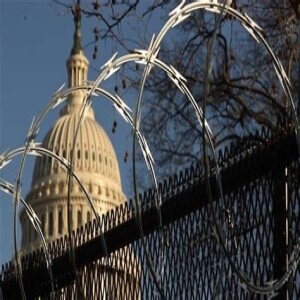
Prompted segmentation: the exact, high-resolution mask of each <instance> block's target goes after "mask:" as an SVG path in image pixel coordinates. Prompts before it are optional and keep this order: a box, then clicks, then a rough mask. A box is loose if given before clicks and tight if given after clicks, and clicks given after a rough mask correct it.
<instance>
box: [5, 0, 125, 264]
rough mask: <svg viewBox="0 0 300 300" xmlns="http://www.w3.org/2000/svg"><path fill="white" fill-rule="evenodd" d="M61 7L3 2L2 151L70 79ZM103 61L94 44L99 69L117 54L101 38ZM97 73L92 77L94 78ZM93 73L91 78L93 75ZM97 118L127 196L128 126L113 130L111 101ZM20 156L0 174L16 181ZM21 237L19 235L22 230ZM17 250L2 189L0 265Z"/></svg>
mask: <svg viewBox="0 0 300 300" xmlns="http://www.w3.org/2000/svg"><path fill="white" fill-rule="evenodd" d="M62 12H63V9H62V8H58V7H56V9H55V10H53V8H52V7H51V6H50V5H49V1H47V0H42V1H37V0H35V1H30V0H19V1H17V0H0V155H1V153H3V152H4V151H5V150H7V149H10V150H12V149H14V148H17V147H20V146H22V145H24V142H25V138H26V135H27V132H28V129H29V127H30V124H31V122H32V120H33V117H37V116H38V115H39V114H40V113H41V112H42V110H43V109H44V107H45V106H46V104H47V103H48V101H49V99H50V97H51V96H52V95H53V94H54V92H55V91H56V90H57V89H58V88H59V87H60V86H61V85H62V84H63V83H65V82H66V79H67V73H66V66H65V65H66V59H67V58H68V56H69V53H70V50H71V47H72V43H73V30H74V29H73V28H74V27H73V20H72V16H71V15H70V14H68V15H65V16H61V15H60V13H62ZM93 22H94V21H93V20H91V19H89V20H87V19H83V20H82V26H83V29H82V35H83V45H85V44H88V43H89V42H90V41H91V40H93V35H92V30H93V26H94V23H93ZM99 47H100V51H99V53H100V55H101V57H100V59H99V60H98V62H97V63H93V62H92V59H91V57H90V56H91V55H92V52H93V51H92V48H88V49H86V51H85V53H86V55H87V56H88V58H89V60H90V62H91V64H92V65H93V67H94V68H96V69H97V68H98V66H100V65H101V64H102V63H104V62H105V61H106V59H108V58H109V57H110V56H111V55H112V54H113V50H112V47H111V45H110V44H109V42H104V41H101V42H100V45H99ZM96 73H97V72H95V71H91V72H90V79H95V76H96ZM91 77H92V78H91ZM94 109H95V114H96V119H97V120H98V122H99V123H100V124H101V125H102V126H103V127H104V129H105V130H106V132H107V133H108V135H109V137H110V138H111V140H112V143H113V145H114V147H115V150H116V154H117V157H118V159H119V166H120V170H121V176H122V183H123V189H124V190H125V193H127V194H128V190H129V189H130V188H129V186H130V182H129V176H128V168H129V167H128V164H127V165H126V164H125V163H124V160H123V158H124V153H125V152H126V150H127V148H128V147H129V146H130V145H128V143H129V142H128V136H129V129H128V128H125V126H124V127H123V126H119V125H118V128H117V134H114V135H113V134H112V131H111V128H112V124H113V121H114V120H115V119H118V116H116V112H115V111H114V110H113V109H112V105H111V104H110V103H104V102H101V103H100V102H99V103H97V104H95V105H94ZM58 111H59V110H56V111H54V112H53V113H51V115H49V116H47V118H46V120H45V122H43V124H42V126H41V130H40V132H39V135H38V137H37V141H42V139H43V136H44V134H45V133H46V131H47V130H48V129H49V128H50V127H51V126H52V125H53V123H54V121H55V120H56V118H57V116H58ZM33 162H34V160H33V159H27V163H26V168H25V171H24V176H23V178H22V190H21V193H22V196H23V197H25V196H26V193H27V192H28V190H29V187H30V183H31V172H32V170H31V169H32V166H33ZM19 163H20V161H19V159H15V160H14V161H13V162H11V163H10V164H9V165H8V166H6V167H5V168H4V169H2V170H1V171H0V177H2V178H3V179H5V180H8V181H10V182H11V183H15V181H16V176H17V171H18V168H19ZM18 231H19V237H20V228H19V229H18ZM12 253H13V204H12V199H11V197H8V196H6V195H5V194H4V193H1V192H0V265H2V264H3V263H5V262H7V261H9V260H10V259H11V257H12Z"/></svg>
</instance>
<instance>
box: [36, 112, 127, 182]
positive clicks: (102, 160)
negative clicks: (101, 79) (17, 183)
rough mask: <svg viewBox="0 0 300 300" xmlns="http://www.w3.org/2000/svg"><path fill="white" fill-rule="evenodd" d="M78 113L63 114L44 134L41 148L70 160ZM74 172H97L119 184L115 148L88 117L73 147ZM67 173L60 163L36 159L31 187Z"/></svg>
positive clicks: (48, 158) (44, 158)
mask: <svg viewBox="0 0 300 300" xmlns="http://www.w3.org/2000/svg"><path fill="white" fill-rule="evenodd" d="M78 122H79V116H78V114H75V113H71V114H65V115H62V116H61V117H60V118H59V119H58V120H57V121H56V123H55V125H54V126H53V128H52V129H50V130H49V131H48V133H47V134H46V136H45V138H44V141H43V143H42V146H43V147H44V148H46V149H49V150H51V151H53V152H55V153H56V154H57V155H59V156H61V157H64V158H66V159H67V160H68V161H70V160H71V155H72V151H73V149H72V148H73V142H74V141H73V140H74V135H75V131H76V128H77V124H78ZM73 158H74V165H73V170H74V171H75V172H76V173H78V174H86V173H97V174H98V176H99V175H102V176H103V178H106V179H111V180H112V181H114V182H115V183H117V184H118V185H121V179H120V172H119V166H118V162H117V158H116V154H115V151H114V148H113V146H112V144H111V141H110V139H109V138H108V136H107V134H106V133H105V131H104V130H103V128H102V127H101V126H100V125H99V124H98V123H97V122H96V121H95V120H94V118H91V117H87V118H85V119H84V121H83V122H82V124H81V126H80V128H79V131H78V134H77V139H76V142H75V147H74V157H73ZM61 172H62V173H66V172H65V171H64V170H62V169H61V168H60V167H59V163H58V162H57V161H55V160H54V159H51V158H50V157H47V156H43V157H38V158H37V160H36V163H35V167H34V173H33V180H32V186H34V185H35V184H37V183H38V182H39V181H40V180H41V179H42V180H45V178H47V177H49V176H55V175H56V174H58V173H61Z"/></svg>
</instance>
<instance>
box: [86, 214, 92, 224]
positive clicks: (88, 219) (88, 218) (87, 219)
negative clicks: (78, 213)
mask: <svg viewBox="0 0 300 300" xmlns="http://www.w3.org/2000/svg"><path fill="white" fill-rule="evenodd" d="M86 221H87V222H90V221H91V212H90V211H88V212H87V213H86Z"/></svg>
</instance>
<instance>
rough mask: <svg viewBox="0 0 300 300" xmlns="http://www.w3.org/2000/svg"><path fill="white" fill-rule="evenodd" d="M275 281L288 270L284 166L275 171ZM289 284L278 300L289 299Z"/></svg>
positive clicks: (281, 290) (282, 289) (284, 287)
mask: <svg viewBox="0 0 300 300" xmlns="http://www.w3.org/2000/svg"><path fill="white" fill-rule="evenodd" d="M273 178H274V182H273V184H274V185H273V187H274V191H273V192H274V194H273V195H274V198H273V214H274V233H273V243H274V244H273V247H274V279H279V278H281V277H282V276H283V275H284V273H285V272H286V270H287V255H288V252H287V251H288V248H287V226H288V224H287V201H288V198H287V197H288V195H287V193H286V168H285V167H284V166H282V165H280V166H278V168H275V170H274V175H273ZM287 292H288V290H287V284H285V285H284V286H283V287H282V288H281V289H280V290H279V291H278V296H277V298H276V299H288V294H287Z"/></svg>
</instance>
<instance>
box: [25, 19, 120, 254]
mask: <svg viewBox="0 0 300 300" xmlns="http://www.w3.org/2000/svg"><path fill="white" fill-rule="evenodd" d="M74 20H75V21H76V22H75V33H74V46H73V48H72V51H71V56H70V57H69V58H68V60H67V71H68V86H69V87H71V88H72V87H78V86H82V85H84V84H85V83H86V82H87V74H88V66H89V62H88V59H87V58H86V57H85V55H84V53H83V49H82V47H81V40H80V26H79V25H80V24H79V21H80V20H79V19H78V18H77V19H76V18H74ZM85 96H86V90H84V89H83V90H79V89H76V91H73V92H72V93H70V94H69V96H68V98H67V103H66V105H65V106H64V107H63V108H62V110H61V112H60V116H59V118H58V120H57V121H56V122H55V124H54V126H53V127H52V128H51V129H50V130H49V131H48V133H47V134H46V136H45V138H44V139H43V142H42V146H43V147H44V148H46V149H48V150H51V151H52V152H54V153H56V154H57V155H58V156H60V157H64V158H65V159H66V160H67V161H70V160H71V157H72V156H73V171H74V173H75V174H76V176H77V177H78V178H79V180H80V184H79V183H78V182H77V181H76V178H73V180H72V181H71V185H70V190H69V185H68V180H67V175H68V172H67V170H66V168H65V167H63V166H62V165H61V163H60V162H59V161H57V160H56V159H54V158H51V157H50V156H47V155H43V156H40V157H37V159H36V161H35V166H34V171H33V177H32V184H31V189H30V191H29V193H28V194H27V196H26V202H27V203H28V204H30V205H31V207H32V208H33V210H34V211H35V213H36V215H37V216H38V218H39V219H40V221H41V228H42V232H43V234H44V238H45V240H46V242H47V243H49V242H52V241H54V240H56V239H57V238H60V237H62V236H63V235H65V234H67V233H68V226H67V219H68V217H67V216H68V211H69V212H70V213H69V215H70V218H71V219H70V221H71V229H76V228H78V227H80V226H82V225H83V224H85V223H86V222H89V221H90V220H91V219H92V218H93V217H94V216H93V211H92V209H91V207H90V205H89V203H88V201H87V199H86V195H85V193H84V191H83V189H82V186H83V187H84V189H85V191H86V192H87V193H88V194H89V196H90V199H91V201H92V203H93V205H94V208H95V210H96V213H97V214H99V215H101V214H103V213H106V212H107V211H109V210H111V209H113V208H115V207H116V206H118V205H120V204H122V203H124V202H125V201H126V197H125V195H124V193H123V191H122V184H121V178H120V171H119V165H118V161H117V158H116V154H115V151H114V148H113V146H112V144H111V141H110V139H109V138H108V136H107V134H106V133H105V131H104V129H103V128H102V127H101V126H100V125H99V124H98V123H97V122H96V120H95V117H94V111H93V109H92V108H91V107H88V108H87V111H86V116H85V118H84V120H83V121H82V122H81V124H80V127H79V131H78V135H77V138H76V141H75V144H74V149H73V143H74V135H75V132H76V130H77V125H78V122H79V115H80V110H81V107H82V104H83V101H84V99H85ZM73 151H74V152H73ZM73 153H74V155H73ZM69 194H70V198H69V197H68V196H69ZM68 200H69V201H68ZM20 221H21V225H22V242H21V244H22V251H24V253H27V252H29V251H32V250H34V249H37V248H39V247H40V246H41V243H40V240H39V239H38V237H37V233H36V231H35V230H34V228H33V227H32V225H31V223H30V220H29V219H28V217H27V216H26V213H25V209H24V208H23V209H22V210H21V212H20Z"/></svg>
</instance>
